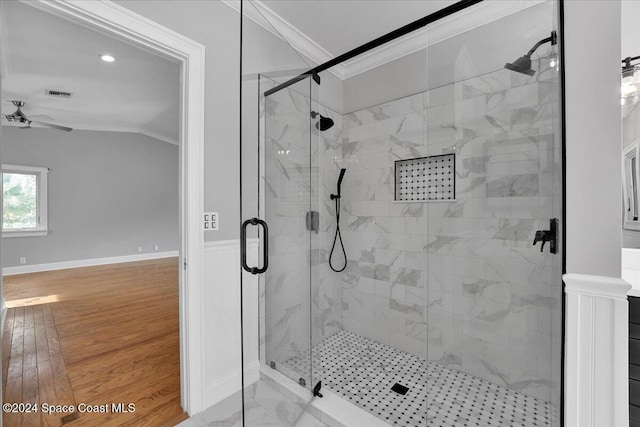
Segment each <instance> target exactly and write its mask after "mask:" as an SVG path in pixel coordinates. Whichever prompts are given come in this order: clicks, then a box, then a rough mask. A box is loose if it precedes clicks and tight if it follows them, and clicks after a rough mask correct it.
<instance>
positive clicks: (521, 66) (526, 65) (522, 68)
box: [504, 31, 558, 76]
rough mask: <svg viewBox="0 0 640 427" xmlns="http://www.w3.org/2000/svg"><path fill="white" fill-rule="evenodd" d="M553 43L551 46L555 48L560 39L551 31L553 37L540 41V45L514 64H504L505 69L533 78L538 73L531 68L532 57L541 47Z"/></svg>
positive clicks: (535, 46)
mask: <svg viewBox="0 0 640 427" xmlns="http://www.w3.org/2000/svg"><path fill="white" fill-rule="evenodd" d="M547 42H551V46H554V45H556V44H557V43H558V37H557V35H556V32H555V31H551V35H550V36H549V37H547V38H546V39H542V40H540V41H539V42H538V43H536V44H534V45H533V47H532V48H531V49H530V50H529V52H527V53H526V54H525V55H523V56H521V57H520V58H518V59H516V60H515V61H513V62H507V63H506V64H504V68H506V69H507V70H511V71H515V72H516V73H521V74H526V75H528V76H533V75H534V74H535V73H536V72H535V70H533V68H531V55H533V52H535V51H536V50H537V49H538V48H539V47H540V46H542V45H543V44H545V43H547Z"/></svg>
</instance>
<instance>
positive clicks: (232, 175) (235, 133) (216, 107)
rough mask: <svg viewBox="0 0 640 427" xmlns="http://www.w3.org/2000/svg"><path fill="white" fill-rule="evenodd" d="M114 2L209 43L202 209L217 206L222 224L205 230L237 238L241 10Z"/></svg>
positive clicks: (171, 0)
mask: <svg viewBox="0 0 640 427" xmlns="http://www.w3.org/2000/svg"><path fill="white" fill-rule="evenodd" d="M116 3H119V4H120V5H121V6H124V7H126V8H128V9H130V10H132V11H133V12H136V13H138V14H140V15H142V16H144V17H146V18H148V19H151V20H152V21H155V22H157V23H158V24H160V25H163V26H165V27H167V28H170V29H172V30H174V31H176V32H178V33H180V34H182V35H184V36H185V37H188V38H190V39H192V40H195V41H197V42H199V43H201V44H203V45H204V46H205V49H206V63H205V66H206V77H205V79H206V80H205V126H204V136H205V142H204V144H205V145H204V165H205V167H204V210H205V211H217V212H218V213H219V221H220V229H219V230H218V231H210V232H207V233H205V240H207V241H211V240H228V239H237V238H238V237H239V234H240V233H239V230H240V226H239V223H238V222H239V221H238V219H239V218H240V216H239V212H240V211H239V203H240V199H239V198H240V194H239V191H238V188H239V180H238V170H239V166H240V164H239V152H238V149H239V148H238V141H239V122H238V111H239V110H238V108H239V98H238V94H239V91H240V87H239V85H240V37H239V35H240V33H239V31H240V16H239V15H238V13H237V12H236V11H234V10H233V9H231V8H230V7H228V6H225V5H224V4H223V3H221V2H219V1H199V0H198V1H192V0H162V1H146V0H145V1H138V0H117V1H116Z"/></svg>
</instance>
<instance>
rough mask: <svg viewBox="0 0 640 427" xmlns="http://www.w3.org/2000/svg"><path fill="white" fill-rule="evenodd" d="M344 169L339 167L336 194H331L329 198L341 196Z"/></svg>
mask: <svg viewBox="0 0 640 427" xmlns="http://www.w3.org/2000/svg"><path fill="white" fill-rule="evenodd" d="M346 171H347V170H346V169H345V168H342V169H340V176H339V177H338V185H337V190H338V194H332V195H331V200H333V199H339V198H340V197H342V179H343V178H344V174H345V172H346Z"/></svg>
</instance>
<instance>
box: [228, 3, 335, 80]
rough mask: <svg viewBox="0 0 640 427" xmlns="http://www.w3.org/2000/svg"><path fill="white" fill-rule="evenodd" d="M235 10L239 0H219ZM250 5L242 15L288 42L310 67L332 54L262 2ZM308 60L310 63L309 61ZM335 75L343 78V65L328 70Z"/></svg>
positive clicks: (237, 7) (327, 58)
mask: <svg viewBox="0 0 640 427" xmlns="http://www.w3.org/2000/svg"><path fill="white" fill-rule="evenodd" d="M220 1H221V2H222V3H224V4H225V5H227V6H229V7H230V8H232V9H233V10H235V11H236V12H238V13H240V1H241V0H220ZM246 3H250V4H251V5H252V7H245V8H244V10H243V12H244V16H245V17H247V18H249V19H250V20H251V21H253V22H255V23H256V24H258V25H259V26H261V27H262V28H264V29H265V30H267V31H268V32H269V33H271V34H273V35H274V36H276V37H277V38H279V39H280V40H282V41H284V42H285V43H287V44H289V45H290V46H291V47H292V48H293V49H294V50H295V51H296V52H298V53H299V54H300V55H302V56H304V57H305V59H306V60H307V61H308V63H307V65H308V66H309V68H312V67H314V66H316V65H320V64H323V63H325V62H327V61H329V60H331V59H333V58H334V56H333V55H332V54H331V53H329V51H327V50H326V49H325V48H323V47H322V46H320V45H319V44H318V43H316V42H315V41H313V40H312V39H311V38H309V37H308V36H307V35H306V34H305V33H303V32H302V31H300V30H299V29H298V28H296V27H294V26H293V25H291V24H290V23H289V22H288V21H286V20H284V19H282V17H280V15H278V14H277V13H275V12H274V11H273V10H271V9H270V8H269V7H268V6H266V5H265V4H264V3H263V2H261V1H259V0H252V1H250V2H246ZM309 62H310V63H309ZM329 71H330V72H331V73H333V74H334V75H335V76H336V77H338V78H340V79H342V80H344V73H345V71H344V66H343V65H339V66H336V67H333V68H331V69H330V70H329Z"/></svg>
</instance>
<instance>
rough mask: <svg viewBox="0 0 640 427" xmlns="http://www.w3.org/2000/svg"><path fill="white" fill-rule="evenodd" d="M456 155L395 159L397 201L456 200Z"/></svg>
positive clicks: (395, 197) (395, 196) (395, 198)
mask: <svg viewBox="0 0 640 427" xmlns="http://www.w3.org/2000/svg"><path fill="white" fill-rule="evenodd" d="M455 178H456V155H455V153H451V154H442V155H438V156H428V157H419V158H414V159H406V160H396V162H395V195H394V200H395V201H396V202H451V201H455V200H456V180H455Z"/></svg>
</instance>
